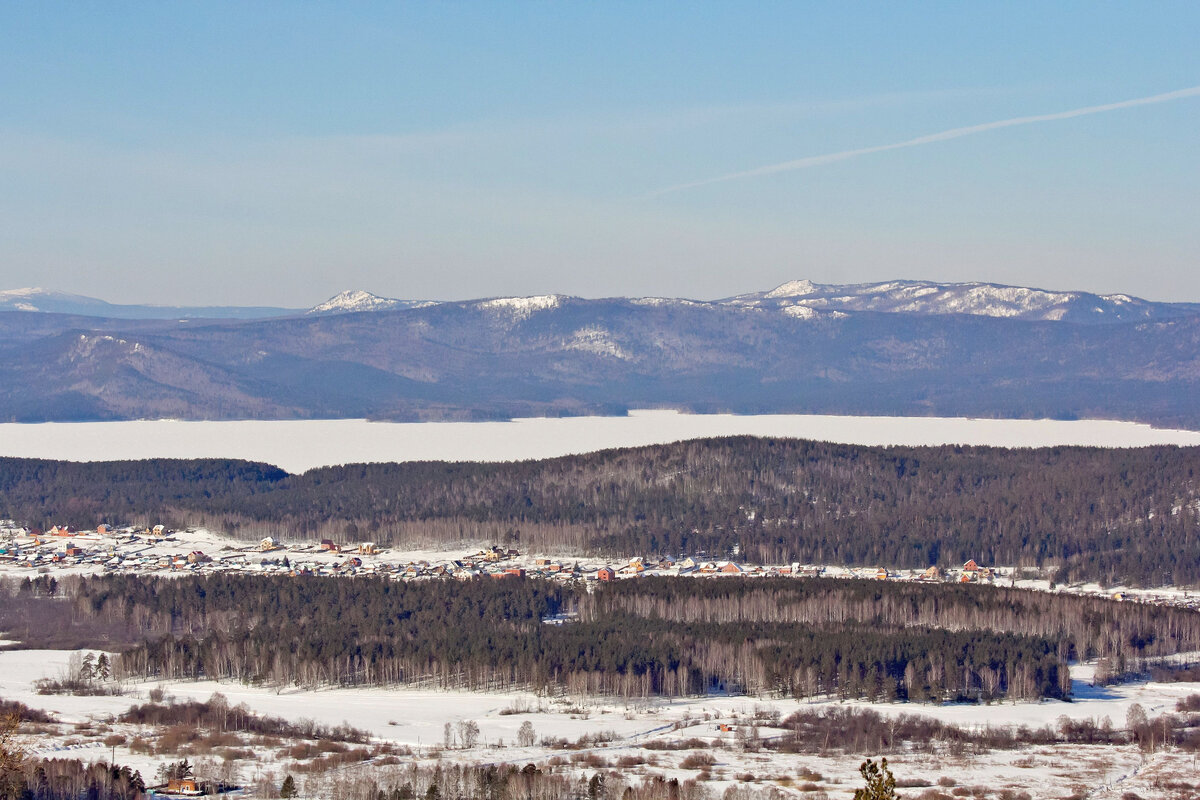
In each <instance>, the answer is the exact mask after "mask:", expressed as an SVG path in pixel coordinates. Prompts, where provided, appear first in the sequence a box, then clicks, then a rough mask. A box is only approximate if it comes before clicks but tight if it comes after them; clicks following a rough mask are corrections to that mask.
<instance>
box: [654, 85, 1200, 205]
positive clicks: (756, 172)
mask: <svg viewBox="0 0 1200 800" xmlns="http://www.w3.org/2000/svg"><path fill="white" fill-rule="evenodd" d="M1198 96H1200V86H1192V87H1191V88H1188V89H1179V90H1177V91H1174V92H1165V93H1163V94H1155V95H1151V96H1150V97H1138V98H1135V99H1133V100H1122V101H1120V102H1119V103H1105V104H1104V105H1100V106H1087V107H1085V108H1073V109H1071V110H1070V111H1059V112H1057V113H1054V114H1036V115H1034V116H1030V117H1013V118H1012V119H1002V120H999V121H997V122H985V123H983V124H981V125H968V126H967V127H965V128H951V129H950V130H948V131H942V132H940V133H930V134H926V135H925V136H918V137H917V138H915V139H906V140H905V141H903V142H895V143H893V144H880V145H875V146H874V147H860V148H858V149H857V150H843V151H841V152H840V153H826V154H825V155H821V156H808V157H807V158H797V159H795V160H794V161H783V162H780V163H778V164H768V165H767V166H765V167H755V168H754V169H748V170H744V171H742V172H731V173H729V174H728V175H720V176H718V177H716V178H706V179H705V180H702V181H692V182H691V183H681V184H678V185H676V186H668V187H667V188H665V189H659V190H657V191H654V192H651V193H650V194H649V195H647V197H659V196H661V195H664V194H670V193H671V192H679V191H682V190H684V189H694V188H696V187H697V186H708V185H709V184H712V183H724V182H725V181H736V180H741V179H742V178H756V177H758V176H760V175H774V174H775V173H776V172H790V171H792V170H795V169H808V168H809V167H819V166H821V165H823V164H832V163H834V162H835V161H846V160H848V159H851V158H858V157H859V156H865V155H870V154H871V153H882V152H884V151H886V150H900V149H901V148H905V147H917V146H919V145H923V144H933V143H934V142H944V141H946V140H947V139H958V138H959V137H962V136H973V135H975V134H977V133H985V132H987V131H994V130H996V129H998V128H1012V127H1015V126H1017V125H1032V124H1034V123H1036V122H1053V121H1054V120H1059V119H1071V118H1072V117H1086V116H1088V115H1089V114H1103V113H1104V112H1106V111H1118V110H1120V109H1123V108H1134V107H1136V106H1148V105H1154V104H1155V103H1168V102H1170V101H1172V100H1182V99H1184V98H1186V97H1198Z"/></svg>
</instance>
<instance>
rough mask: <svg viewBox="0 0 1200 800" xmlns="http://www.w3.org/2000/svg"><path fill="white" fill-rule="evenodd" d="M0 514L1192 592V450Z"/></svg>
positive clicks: (271, 492)
mask: <svg viewBox="0 0 1200 800" xmlns="http://www.w3.org/2000/svg"><path fill="white" fill-rule="evenodd" d="M0 516H7V517H12V518H14V519H18V520H21V521H24V522H26V523H27V524H32V525H37V526H43V527H44V526H47V525H51V524H71V525H76V526H92V525H95V524H96V523H98V522H101V521H104V522H109V523H113V522H138V523H151V522H165V523H167V524H172V525H175V526H177V527H185V526H188V525H207V526H209V527H212V528H214V529H217V530H224V531H229V532H233V533H235V534H241V535H244V536H247V537H249V536H257V535H260V534H262V535H266V534H270V535H274V536H276V537H277V538H282V539H284V540H287V539H295V538H313V537H317V536H331V537H334V538H339V539H351V540H353V539H371V540H375V541H379V542H381V543H385V544H386V543H399V542H428V541H440V542H448V541H479V540H493V541H506V542H517V543H519V544H520V545H521V546H523V547H526V548H534V549H553V548H572V549H575V550H579V551H587V552H591V553H598V554H606V553H609V554H618V555H622V554H623V555H629V554H633V553H642V554H656V553H669V554H680V553H684V554H691V553H696V552H705V553H708V554H711V555H713V556H714V557H720V556H722V555H726V554H732V553H734V552H737V553H738V554H739V555H738V557H739V558H740V559H742V560H747V561H752V562H773V563H780V562H785V563H786V562H789V561H802V562H808V563H844V564H858V565H881V564H882V565H887V566H890V567H925V566H928V565H932V564H939V565H943V566H957V565H960V564H962V563H963V562H965V561H966V560H968V559H972V558H973V559H976V560H978V561H979V562H980V563H985V564H1000V565H1016V566H1047V565H1050V566H1055V567H1060V568H1061V570H1062V572H1061V574H1060V576H1059V577H1060V578H1061V579H1063V580H1068V579H1085V578H1086V579H1095V580H1100V581H1106V582H1117V581H1127V582H1132V583H1135V584H1141V585H1161V584H1165V583H1175V584H1196V583H1200V450H1198V449H1195V448H1175V447H1155V448H1141V449H1099V448H1050V449H1038V450H1008V449H998V448H966V447H930V448H871V447H856V446H850V445H837V444H828V443H820V442H810V441H800V440H774V439H757V438H750V437H738V438H728V439H710V440H701V441H692V442H683V443H677V444H671V445H663V446H655V447H643V448H633V449H624V450H611V451H605V452H600V453H594V454H589V455H580V456H570V457H565V458H557V459H550V460H545V461H531V462H521V463H508V464H476V463H407V464H370V465H351V466H343V467H330V468H324V469H317V470H312V471H310V472H307V473H305V474H303V475H288V474H287V473H285V472H283V471H282V470H279V469H277V468H274V467H270V466H267V465H263V464H253V463H248V462H240V461H215V460H199V461H173V460H154V461H140V462H112V463H94V464H76V463H67V462H53V461H37V460H28V459H0Z"/></svg>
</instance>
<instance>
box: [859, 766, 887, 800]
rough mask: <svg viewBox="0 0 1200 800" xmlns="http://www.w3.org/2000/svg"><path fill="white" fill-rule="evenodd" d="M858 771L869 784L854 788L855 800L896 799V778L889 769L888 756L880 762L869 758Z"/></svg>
mask: <svg viewBox="0 0 1200 800" xmlns="http://www.w3.org/2000/svg"><path fill="white" fill-rule="evenodd" d="M858 771H859V774H861V775H862V776H863V780H865V781H866V782H867V785H866V787H864V788H862V789H855V790H854V800H896V778H895V777H894V776H893V775H892V771H891V770H890V769H888V765H887V759H886V758H884V759H880V761H879V763H878V764H876V763H875V762H874V761H872V760H871V759H869V758H868V759H867V760H866V761H864V762H863V763H862V765H861V766H860V767H859V768H858Z"/></svg>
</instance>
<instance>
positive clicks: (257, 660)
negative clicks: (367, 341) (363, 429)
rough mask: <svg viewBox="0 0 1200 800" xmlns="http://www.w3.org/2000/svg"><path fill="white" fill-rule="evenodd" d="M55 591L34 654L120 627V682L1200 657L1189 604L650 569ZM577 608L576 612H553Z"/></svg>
mask: <svg viewBox="0 0 1200 800" xmlns="http://www.w3.org/2000/svg"><path fill="white" fill-rule="evenodd" d="M47 587H48V584H46V583H44V582H36V581H35V582H29V581H26V582H24V583H23V584H21V586H20V589H19V590H18V591H17V592H16V594H15V595H13V599H12V601H11V602H10V603H9V604H8V607H9V612H8V614H9V615H11V616H14V618H15V617H31V618H33V617H35V618H38V619H40V620H42V622H40V623H39V625H38V627H37V629H35V630H29V631H23V630H22V629H20V627H19V626H17V625H12V624H11V623H12V620H8V619H5V614H3V613H0V623H3V624H5V625H9V626H10V627H9V628H8V629H9V630H13V631H15V633H16V635H20V636H22V638H23V640H25V641H27V643H28V644H29V645H30V646H39V645H38V637H39V636H44V637H53V636H55V635H56V634H55V632H54V631H53V630H50V628H53V627H54V626H56V625H57V626H74V627H76V628H79V629H80V630H84V631H86V630H92V629H95V630H103V631H107V632H111V631H113V630H116V629H121V630H122V641H123V642H124V644H123V645H122V646H121V648H120V649H121V650H122V654H121V656H120V658H119V659H118V660H117V664H116V670H117V672H118V673H119V674H123V675H125V676H130V677H132V676H163V677H168V678H200V677H207V678H234V679H238V680H242V681H247V682H256V683H268V684H273V685H286V684H301V685H309V686H314V685H330V684H333V685H355V684H393V683H406V684H422V685H432V686H438V687H465V688H471V689H492V690H495V689H511V688H515V687H519V688H529V689H535V690H538V691H563V690H569V691H573V692H592V693H602V694H615V695H622V696H647V695H669V696H677V695H685V694H696V693H704V692H708V691H713V690H721V691H737V690H741V691H746V692H751V693H763V692H768V693H775V692H779V693H784V694H787V695H791V696H795V697H808V696H814V695H821V694H835V695H838V696H841V697H862V698H870V699H910V700H921V701H942V700H953V699H989V698H1000V697H1009V698H1037V697H1064V696H1066V695H1068V694H1069V691H1070V683H1069V680H1068V674H1067V669H1066V665H1067V661H1068V660H1069V659H1072V658H1092V657H1103V658H1108V659H1110V660H1111V661H1112V662H1113V663H1114V664H1119V665H1121V666H1123V667H1130V666H1133V665H1138V664H1144V663H1145V662H1146V661H1147V660H1149V659H1153V658H1157V657H1161V656H1166V655H1171V654H1175V653H1179V652H1186V651H1192V650H1196V649H1200V614H1198V613H1196V612H1193V611H1188V610H1183V609H1176V608H1160V607H1155V606H1143V605H1138V604H1129V603H1116V602H1112V601H1108V600H1103V599H1098V598H1091V597H1079V596H1073V595H1050V594H1038V593H1031V592H1022V591H1018V590H1000V589H996V588H993V587H986V586H955V585H945V584H932V585H927V586H921V585H902V584H892V583H880V582H865V581H844V580H834V579H739V578H732V579H727V580H721V581H700V580H681V579H665V578H661V579H660V578H655V579H645V580H642V581H620V582H617V583H614V584H610V585H604V586H598V587H594V591H591V592H589V591H588V590H587V589H584V588H581V587H564V586H561V585H558V584H555V583H551V582H548V581H542V580H525V579H518V578H511V579H505V580H496V579H490V578H481V579H475V580H469V581H465V582H460V581H451V580H443V581H417V582H410V583H403V582H394V581H387V580H383V579H375V578H361V579H353V580H348V579H339V578H318V577H296V578H291V577H282V576H281V577H267V576H244V575H243V576H239V575H231V574H220V573H218V574H213V575H206V576H189V577H183V578H151V577H139V576H116V575H114V576H104V577H96V578H75V579H65V580H63V581H60V582H58V583H57V584H56V585H55V589H54V592H55V595H56V596H54V597H46V596H41V593H42V592H44V591H45V590H46V589H47ZM64 602H65V603H68V604H69V606H68V608H69V613H66V612H65V610H64V608H63V603H64ZM37 604H55V605H56V613H54V614H53V615H47V614H37V613H35V612H34V609H33V606H36V605H37ZM780 609H782V611H780ZM564 611H567V612H571V611H573V612H575V613H576V614H577V617H576V619H577V620H578V621H576V622H569V623H567V624H563V625H550V624H546V623H545V622H544V621H543V620H544V619H546V618H547V617H550V616H552V615H557V614H560V613H561V612H564ZM447 620H453V624H447Z"/></svg>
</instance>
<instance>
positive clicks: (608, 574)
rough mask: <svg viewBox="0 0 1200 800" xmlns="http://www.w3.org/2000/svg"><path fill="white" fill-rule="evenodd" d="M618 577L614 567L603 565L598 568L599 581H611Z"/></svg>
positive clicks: (597, 577)
mask: <svg viewBox="0 0 1200 800" xmlns="http://www.w3.org/2000/svg"><path fill="white" fill-rule="evenodd" d="M616 579H617V573H616V570H614V569H613V568H612V567H601V568H600V569H598V570H596V580H598V581H601V582H603V583H608V582H609V581H615V580H616Z"/></svg>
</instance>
